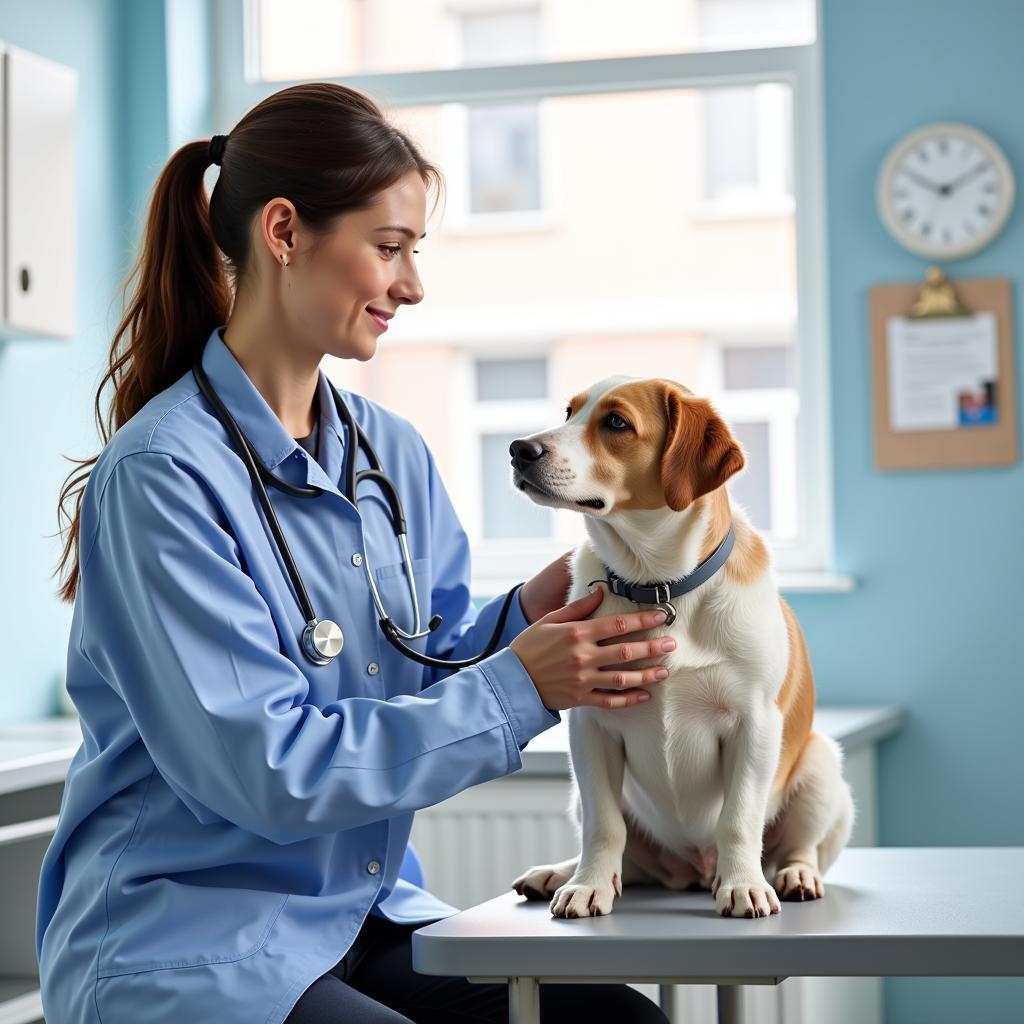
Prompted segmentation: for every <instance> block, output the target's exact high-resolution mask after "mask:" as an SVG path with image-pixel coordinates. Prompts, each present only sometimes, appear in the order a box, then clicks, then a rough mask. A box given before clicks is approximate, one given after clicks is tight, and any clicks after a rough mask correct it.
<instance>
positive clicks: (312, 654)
mask: <svg viewBox="0 0 1024 1024" xmlns="http://www.w3.org/2000/svg"><path fill="white" fill-rule="evenodd" d="M192 373H193V376H194V377H195V379H196V382H197V384H198V385H199V389H200V391H201V392H202V394H203V396H204V397H205V398H206V400H207V401H208V402H209V403H210V405H211V406H212V408H213V410H214V413H215V414H216V416H217V418H218V419H219V420H220V421H221V423H222V425H223V426H224V427H225V428H226V429H227V430H228V432H229V433H230V434H231V435H232V437H233V438H234V440H235V442H236V444H237V446H238V448H239V450H240V452H241V454H242V458H243V460H244V462H245V464H246V468H247V469H248V471H249V476H250V478H251V480H252V483H253V486H254V487H255V489H256V496H257V498H258V500H259V503H260V505H261V507H262V508H263V511H264V514H265V516H266V519H267V523H268V525H269V527H270V532H271V534H272V535H273V538H274V541H275V543H276V545H277V548H278V551H279V552H280V553H281V557H282V559H283V560H284V563H285V568H286V569H287V572H288V576H289V578H290V579H291V582H292V586H293V587H294V589H295V595H296V598H297V600H298V603H299V607H300V608H301V609H302V614H303V615H304V616H305V618H306V630H305V632H304V634H303V641H304V642H303V643H302V645H301V646H302V649H303V652H304V653H305V654H306V656H307V657H308V658H309V659H310V660H311V661H313V662H314V663H315V664H318V665H324V664H328V663H329V662H330V661H332V660H333V657H334V656H333V655H324V654H323V653H318V652H317V651H316V650H315V649H314V650H311V649H310V644H308V643H307V642H306V641H308V640H309V637H310V636H311V635H312V631H313V629H314V628H315V627H316V625H317V624H318V623H319V622H320V620H318V619H317V617H316V613H315V611H314V610H313V604H312V602H311V601H310V599H309V595H308V593H307V592H306V587H305V585H304V584H303V582H302V577H301V575H300V574H299V569H298V566H297V565H296V564H295V559H294V558H293V556H292V553H291V549H290V548H289V547H288V542H287V540H286V539H285V536H284V531H283V530H282V529H281V524H280V523H279V522H278V519H277V514H276V512H275V511H274V506H273V504H272V502H271V501H270V495H269V494H268V493H267V490H266V487H265V486H264V482H266V483H267V484H272V485H273V486H275V487H277V488H279V489H280V490H282V491H284V492H285V493H286V494H291V495H293V496H295V497H300V498H316V497H319V496H320V495H321V494H323V493H324V489H323V488H322V487H317V486H316V485H315V484H314V485H309V486H303V485H299V484H292V483H289V482H288V481H287V480H282V479H281V478H280V477H278V476H276V475H275V474H274V473H272V472H271V471H270V469H269V468H268V467H267V466H266V464H265V463H264V462H263V460H262V459H261V458H260V457H259V456H258V455H257V454H256V453H255V452H254V451H253V450H252V448H251V446H250V445H249V441H248V439H247V438H246V436H245V434H244V433H243V432H242V429H241V427H239V426H238V424H237V423H236V422H235V419H234V417H233V416H232V415H231V413H230V412H229V411H228V409H227V407H226V406H225V405H224V403H223V402H222V401H221V399H220V396H219V395H218V394H217V393H216V391H215V390H214V388H213V386H212V385H211V384H210V381H209V378H208V377H207V376H206V373H205V371H204V370H203V368H202V355H201V353H200V356H199V357H197V359H196V360H195V362H194V364H193V366H192ZM327 383H328V386H329V387H330V389H331V395H332V396H333V398H334V404H335V407H336V408H337V410H338V416H339V418H340V419H342V420H343V421H344V423H345V425H346V427H347V429H348V442H349V443H348V444H346V445H345V467H344V472H343V476H344V479H345V491H346V494H345V497H346V498H348V500H349V501H350V502H351V503H352V505H353V506H354V507H356V508H358V505H357V502H356V491H357V488H358V486H359V483H360V482H361V481H362V480H364V479H366V478H370V479H372V480H375V481H376V482H377V484H378V485H379V486H380V488H381V490H382V491H383V493H384V496H385V498H386V499H387V501H388V505H389V509H390V513H391V523H392V529H393V530H394V533H395V536H396V537H397V538H398V542H399V544H400V546H401V548H402V565H403V568H404V570H405V573H406V577H407V580H408V583H409V590H410V593H411V597H412V604H413V615H414V626H413V629H414V632H413V633H407V632H406V631H405V630H403V629H402V628H401V627H400V626H399V625H398V624H397V623H396V622H394V620H393V619H392V618H391V617H390V616H389V615H388V614H387V611H386V610H385V608H384V605H383V603H382V602H381V599H380V594H379V593H378V591H377V586H376V583H375V582H374V579H373V572H372V570H371V569H370V564H369V559H368V558H367V557H366V553H365V552H364V553H363V565H364V567H365V569H366V578H367V582H368V583H369V585H370V591H371V593H372V595H373V602H374V606H375V608H376V609H377V613H378V616H379V618H378V622H379V625H380V628H381V630H382V631H383V633H384V636H385V637H386V638H387V640H388V642H389V643H390V644H391V645H392V646H393V647H394V648H395V649H396V650H398V651H399V652H400V653H401V654H403V655H405V656H406V657H408V658H412V659H413V660H415V661H417V662H419V663H420V664H423V665H429V666H431V667H436V668H450V669H455V670H458V669H460V668H465V667H468V666H470V665H475V664H476V663H477V662H479V661H482V660H483V659H484V658H487V657H489V656H490V655H491V654H492V653H493V651H494V649H495V647H496V646H497V643H498V638H499V637H500V636H501V632H502V630H503V629H504V627H505V620H506V619H507V617H508V611H509V607H510V605H511V602H512V598H513V597H514V596H515V593H516V588H513V589H512V590H510V591H509V592H508V594H507V595H506V597H505V603H504V604H503V605H502V608H501V612H500V614H499V615H498V619H497V622H496V623H495V627H494V632H493V633H492V635H491V638H490V640H489V641H488V643H487V646H486V647H485V648H484V650H483V651H482V652H481V653H480V654H478V655H477V656H476V657H475V658H462V659H452V660H448V659H444V658H434V657H432V656H430V655H428V654H423V653H421V652H420V651H417V650H416V649H415V648H413V647H410V646H409V645H408V644H406V643H404V642H403V640H402V639H401V637H405V638H406V639H410V640H412V639H417V638H419V637H422V636H427V635H428V634H429V633H432V632H433V631H434V630H435V629H436V628H437V627H438V626H439V625H440V624H441V622H442V617H441V616H440V615H435V616H433V617H432V618H431V620H430V623H429V625H428V628H427V629H426V630H421V629H420V608H419V600H418V596H417V594H416V585H415V581H414V580H413V574H412V560H411V558H410V556H409V547H408V543H407V531H406V522H405V512H404V510H403V508H402V501H401V498H400V497H399V495H398V491H397V489H396V488H395V485H394V484H393V483H392V481H391V479H390V478H389V477H388V476H387V475H386V474H385V473H384V470H383V468H382V467H381V462H380V459H379V457H378V456H377V452H376V450H375V449H374V447H373V445H372V444H370V439H369V438H368V437H367V436H366V434H365V433H363V431H362V429H361V428H360V427H359V424H358V423H356V421H355V417H354V416H353V415H352V412H351V410H350V409H349V408H348V405H347V404H346V403H345V402H344V401H343V400H342V397H341V395H340V394H339V393H338V390H337V388H335V387H334V385H333V384H332V383H331V382H330V381H328V382H327ZM353 440H354V441H355V443H354V444H353V443H352V442H353ZM360 445H362V446H363V448H364V449H365V450H366V454H367V459H368V461H369V462H370V466H371V468H370V469H365V470H360V471H358V472H357V471H356V468H355V457H356V449H357V448H358V447H359V446H360ZM324 621H325V622H327V620H324ZM327 624H328V625H329V626H334V628H335V629H338V627H337V626H336V625H335V624H334V623H330V622H327ZM340 632H341V631H340V629H338V633H339V635H340ZM399 634H401V636H400V635H399ZM339 649H340V648H339Z"/></svg>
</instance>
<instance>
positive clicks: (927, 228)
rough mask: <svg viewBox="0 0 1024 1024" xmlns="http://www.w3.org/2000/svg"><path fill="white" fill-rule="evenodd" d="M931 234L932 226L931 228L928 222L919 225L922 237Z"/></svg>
mask: <svg viewBox="0 0 1024 1024" xmlns="http://www.w3.org/2000/svg"><path fill="white" fill-rule="evenodd" d="M931 233H932V226H931V224H930V223H929V222H928V221H925V222H924V223H923V224H922V225H921V234H922V235H930V234H931Z"/></svg>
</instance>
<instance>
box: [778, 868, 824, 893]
mask: <svg viewBox="0 0 1024 1024" xmlns="http://www.w3.org/2000/svg"><path fill="white" fill-rule="evenodd" d="M774 884H775V891H776V892H777V893H778V894H779V898H780V899H783V900H816V899H818V898H819V897H821V896H824V895H825V883H824V882H823V881H822V880H821V875H820V873H819V872H818V869H817V868H812V867H811V865H810V864H803V863H800V862H798V861H794V862H793V863H792V864H787V865H786V866H785V867H784V868H781V869H780V870H779V871H778V872H777V873H776V875H775V883H774Z"/></svg>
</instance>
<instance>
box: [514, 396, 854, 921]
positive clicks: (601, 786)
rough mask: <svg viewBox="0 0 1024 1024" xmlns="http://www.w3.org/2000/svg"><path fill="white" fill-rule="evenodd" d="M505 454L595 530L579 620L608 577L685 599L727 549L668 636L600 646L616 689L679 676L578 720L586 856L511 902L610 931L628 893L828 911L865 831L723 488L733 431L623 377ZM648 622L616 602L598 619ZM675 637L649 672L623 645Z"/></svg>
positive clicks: (527, 483)
mask: <svg viewBox="0 0 1024 1024" xmlns="http://www.w3.org/2000/svg"><path fill="white" fill-rule="evenodd" d="M511 451H512V453H513V460H512V463H513V470H512V482H513V484H514V486H515V487H516V488H517V489H519V490H520V491H522V492H523V493H524V494H525V495H526V496H527V497H528V498H530V500H532V501H534V502H535V503H537V504H539V505H546V506H549V507H551V508H569V509H574V510H576V511H580V512H582V513H583V514H584V516H585V520H584V521H585V525H586V531H587V538H588V539H587V540H585V541H583V542H582V543H581V544H580V545H579V547H578V548H577V549H576V550H575V551H574V552H573V555H572V560H571V574H570V575H571V579H572V584H571V586H570V588H569V593H568V595H567V603H568V602H571V601H574V600H576V599H578V598H580V597H582V596H584V595H585V594H586V593H587V591H588V584H589V583H590V582H592V581H600V583H599V584H597V585H601V584H605V585H608V584H609V582H610V581H609V577H608V574H607V572H606V567H607V569H610V570H611V571H612V574H614V575H616V576H618V577H619V578H620V579H621V580H624V581H627V582H629V583H631V584H632V583H635V584H645V583H649V582H650V581H655V582H672V581H678V580H679V579H680V578H681V577H684V576H688V575H690V574H691V573H693V572H694V570H695V568H696V567H697V566H698V565H700V564H701V563H703V562H705V561H706V560H707V559H708V558H709V556H711V555H712V554H713V553H715V552H716V551H717V552H719V555H718V556H716V557H721V554H720V552H721V551H723V550H725V549H726V548H725V547H724V546H722V545H723V543H724V541H725V540H726V539H729V540H730V541H731V548H729V553H728V557H727V558H726V559H725V561H724V563H722V564H721V565H720V566H719V567H718V568H717V569H716V570H715V571H714V572H713V573H712V575H710V577H709V578H707V579H706V580H705V581H704V582H702V583H700V585H699V586H696V587H695V589H692V590H690V591H689V592H688V593H683V594H681V595H680V596H676V597H672V598H671V599H670V602H669V603H670V604H671V608H672V609H674V612H675V618H674V621H673V620H672V618H671V612H670V616H669V620H667V621H666V623H664V624H663V625H661V626H657V627H654V628H651V629H643V630H639V631H635V632H632V633H628V634H624V635H621V636H617V637H614V638H608V639H606V640H604V641H601V643H602V644H608V643H617V644H619V645H620V647H621V658H620V659H619V660H618V661H617V663H616V665H615V666H614V667H613V668H612V669H611V670H609V671H608V676H609V683H610V686H611V687H614V685H615V681H614V677H615V675H616V673H615V671H614V668H628V669H630V670H634V669H641V668H645V667H647V666H650V665H658V664H664V665H665V667H666V668H667V669H668V671H669V676H668V678H667V679H665V680H664V681H663V682H659V683H654V684H652V685H649V686H647V687H646V689H647V690H648V692H649V693H650V700H648V701H647V702H645V703H640V704H636V705H633V706H631V707H628V708H621V707H620V708H605V707H595V706H591V705H586V706H580V707H574V708H570V709H568V712H569V745H570V782H571V786H570V789H571V801H570V807H569V813H570V819H571V820H572V821H573V822H574V825H575V828H576V832H577V837H578V839H579V843H580V853H579V855H578V856H576V857H574V858H572V859H570V860H566V861H561V862H559V863H555V864H546V865H537V866H534V867H531V868H529V869H528V870H526V871H525V872H524V873H523V874H521V875H520V876H519V877H518V878H516V879H515V881H514V882H513V883H512V888H514V889H515V890H516V892H518V893H519V895H521V896H526V897H527V898H528V899H550V909H551V913H552V914H553V915H554V916H555V917H590V916H596V915H601V914H608V913H611V911H612V905H613V903H614V900H615V897H616V896H621V895H622V886H623V885H629V884H631V883H640V884H652V883H653V884H658V883H660V884H661V885H663V886H665V887H667V888H669V889H676V890H686V889H690V888H699V889H705V890H707V889H710V891H711V893H712V894H713V895H714V897H715V909H716V911H717V913H718V914H719V915H721V916H737V917H740V916H742V917H765V916H769V915H771V914H774V913H778V912H779V911H780V909H781V906H780V903H779V900H780V899H783V900H798V899H799V900H805V899H817V898H820V897H822V896H824V894H825V887H824V883H823V881H822V876H823V875H824V874H825V872H826V871H827V870H828V867H829V866H830V865H831V864H832V863H833V862H834V861H835V859H836V857H837V856H838V855H839V853H840V851H841V850H842V848H843V847H844V846H845V845H846V843H847V842H848V840H849V837H850V832H851V830H852V828H853V822H854V815H855V808H854V803H853V798H852V793H851V790H850V786H849V784H848V783H847V782H846V780H845V779H844V778H843V772H842V765H843V751H842V748H841V747H840V746H839V745H838V744H837V743H836V742H835V741H834V740H833V739H832V738H831V737H828V736H825V735H822V734H821V733H818V732H815V730H814V729H813V727H812V721H813V716H814V702H815V696H814V680H813V676H812V673H811V666H810V662H809V659H808V653H807V646H806V644H805V642H804V637H803V633H802V631H801V629H800V625H799V623H798V622H797V620H796V617H795V616H794V614H793V611H792V609H791V608H790V607H789V605H788V604H787V603H786V601H785V600H784V599H783V598H782V596H781V595H780V594H779V592H778V587H777V584H776V582H775V579H774V575H773V570H772V565H771V558H770V553H769V550H768V546H767V544H766V543H765V541H764V539H763V537H762V536H761V535H760V534H759V532H758V531H757V529H756V528H755V527H754V526H753V525H752V524H751V522H750V519H749V518H748V516H747V514H746V512H745V510H744V509H743V507H742V506H741V505H739V504H737V503H735V502H734V501H732V499H731V496H730V494H729V492H728V489H727V488H726V486H725V484H726V481H727V480H728V479H729V478H730V477H731V476H733V474H735V473H737V472H739V471H740V470H741V469H742V468H743V467H744V465H745V462H746V459H745V455H744V452H743V449H742V447H741V446H740V445H739V444H738V443H737V441H736V438H735V437H734V435H733V434H732V432H731V431H730V430H729V427H728V425H727V424H726V422H725V421H724V420H723V419H722V418H721V417H720V416H719V415H718V413H717V412H716V410H715V409H714V407H713V406H712V404H711V402H710V401H709V400H707V399H706V398H702V397H698V396H697V395H695V394H694V393H693V392H692V391H690V390H689V389H688V388H686V387H685V386H683V385H681V384H678V383H676V382H675V381H672V380H669V379H666V378H636V377H624V376H615V377H608V378H606V379H604V380H602V381H600V382H599V383H597V384H595V385H593V386H592V387H591V388H590V389H589V390H587V391H585V392H582V393H579V394H577V395H575V396H574V397H573V398H572V399H571V400H570V402H569V404H568V406H567V408H566V420H565V422H564V423H562V424H561V425H560V426H558V427H555V428H554V429H551V430H543V431H540V432H538V433H535V434H532V435H530V436H529V437H527V438H522V439H519V440H517V441H515V442H513V445H512V448H511ZM730 524H731V525H732V537H731V538H729V537H728V534H729V528H730ZM709 565H710V566H711V567H713V566H714V563H713V562H712V563H709ZM695 578H699V577H695ZM665 593H666V592H665V591H660V592H658V596H659V597H664V596H665ZM649 596H650V595H648V597H649ZM653 603H654V602H651V601H648V602H647V604H646V605H641V604H640V602H638V601H634V600H630V599H629V598H627V597H626V596H622V595H621V594H619V593H612V592H611V591H610V590H609V591H608V592H606V594H605V596H604V598H603V599H602V602H601V604H600V605H599V606H598V607H597V609H596V611H594V612H593V614H592V616H591V617H594V616H606V615H610V614H614V613H616V612H633V611H636V610H637V608H638V606H639V607H645V606H646V607H651V606H652V604H653ZM660 604H661V606H662V607H665V606H666V602H664V601H662V602H660ZM663 635H668V636H672V637H673V638H674V639H675V641H676V648H675V650H674V651H672V652H671V653H669V654H667V655H659V656H653V657H644V658H638V656H637V653H636V651H637V650H638V646H637V645H636V644H631V643H630V642H629V641H632V640H637V641H646V640H650V639H653V638H655V637H660V636H663ZM642 646H643V649H645V650H646V649H647V647H646V645H642ZM626 663H629V664H628V665H627V664H626ZM768 878H771V879H772V883H771V884H769V882H768Z"/></svg>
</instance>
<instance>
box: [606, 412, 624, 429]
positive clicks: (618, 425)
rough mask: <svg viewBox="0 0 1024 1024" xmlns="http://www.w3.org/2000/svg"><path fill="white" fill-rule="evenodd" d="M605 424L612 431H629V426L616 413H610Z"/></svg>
mask: <svg viewBox="0 0 1024 1024" xmlns="http://www.w3.org/2000/svg"><path fill="white" fill-rule="evenodd" d="M616 421H617V422H616ZM605 423H607V424H608V426H609V427H611V428H612V429H613V430H629V429H630V427H629V424H628V423H627V422H626V421H625V420H624V419H623V418H622V417H621V416H620V415H619V414H618V413H617V412H611V413H609V414H608V416H607V417H606V418H605Z"/></svg>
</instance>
